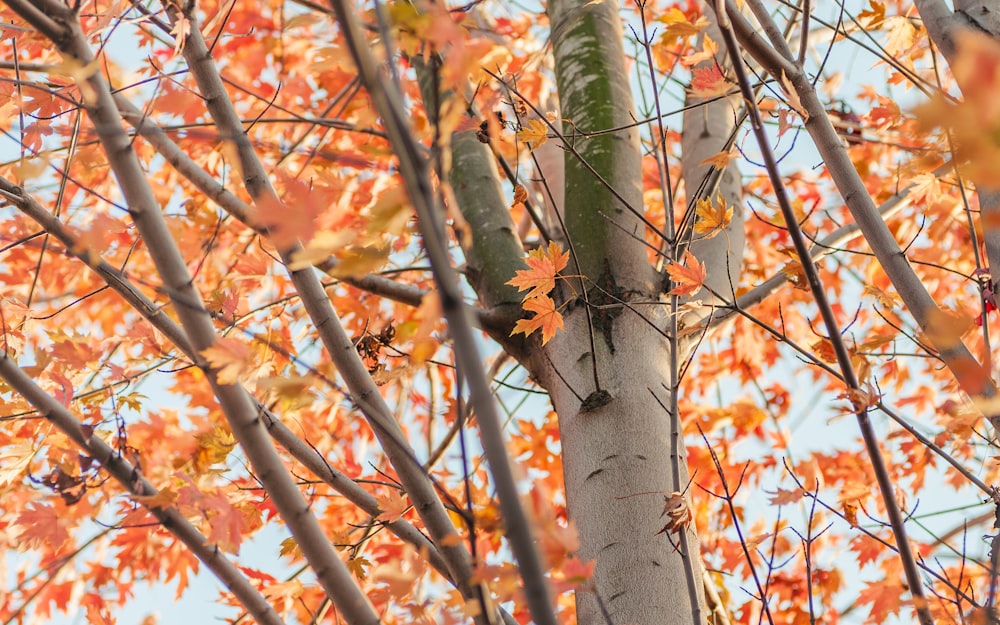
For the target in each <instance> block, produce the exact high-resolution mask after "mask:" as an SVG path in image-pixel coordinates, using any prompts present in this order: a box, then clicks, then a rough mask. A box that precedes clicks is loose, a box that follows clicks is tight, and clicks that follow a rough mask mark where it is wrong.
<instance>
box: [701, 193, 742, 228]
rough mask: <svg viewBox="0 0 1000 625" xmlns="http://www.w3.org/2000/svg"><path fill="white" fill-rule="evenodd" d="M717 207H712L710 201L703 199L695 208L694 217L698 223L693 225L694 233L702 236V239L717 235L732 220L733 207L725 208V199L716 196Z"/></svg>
mask: <svg viewBox="0 0 1000 625" xmlns="http://www.w3.org/2000/svg"><path fill="white" fill-rule="evenodd" d="M717 201H718V206H713V205H712V200H710V199H708V198H704V199H701V200H698V202H697V204H696V208H695V215H696V216H697V218H698V221H696V222H695V224H694V233H695V234H698V235H702V238H704V239H711V238H712V237H714V236H715V235H717V234H719V232H721V231H722V229H723V228H725V227H726V226H728V225H729V222H731V221H732V220H733V207H732V206H728V207H727V206H726V199H725V198H724V197H722V196H721V195H720V196H718V199H717Z"/></svg>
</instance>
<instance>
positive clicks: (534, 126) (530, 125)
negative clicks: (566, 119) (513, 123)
mask: <svg viewBox="0 0 1000 625" xmlns="http://www.w3.org/2000/svg"><path fill="white" fill-rule="evenodd" d="M548 132H549V127H548V126H546V125H545V122H543V121H541V120H540V119H529V120H528V121H526V122H524V123H523V124H522V125H521V130H519V131H518V132H517V138H518V139H520V140H521V141H524V142H525V143H527V144H528V149H529V150H531V151H535V150H537V149H538V148H539V146H541V145H542V144H543V143H545V142H546V141H547V140H548V138H549V135H548Z"/></svg>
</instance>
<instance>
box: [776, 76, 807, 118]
mask: <svg viewBox="0 0 1000 625" xmlns="http://www.w3.org/2000/svg"><path fill="white" fill-rule="evenodd" d="M781 88H782V89H783V90H784V92H785V98H787V100H788V106H790V107H791V108H792V110H794V111H795V112H796V113H798V114H799V115H800V116H801V117H802V119H803V120H804V121H809V113H807V112H806V109H805V107H803V106H802V101H801V100H800V99H799V93H798V92H797V91H796V90H795V87H793V86H792V81H790V80H789V79H788V76H786V75H785V72H781Z"/></svg>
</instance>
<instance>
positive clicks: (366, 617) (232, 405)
mask: <svg viewBox="0 0 1000 625" xmlns="http://www.w3.org/2000/svg"><path fill="white" fill-rule="evenodd" d="M22 17H25V18H26V19H27V18H29V17H30V14H29V15H22ZM63 17H65V15H64V16H63ZM54 34H55V35H56V36H55V37H54V38H53V39H52V40H53V43H55V44H56V45H57V47H58V48H59V51H60V52H61V53H62V54H63V55H64V57H66V58H67V59H73V60H74V61H76V62H78V63H80V64H81V66H82V67H90V66H91V64H92V63H93V61H94V57H93V53H92V52H91V50H90V48H89V46H88V44H87V40H86V37H85V36H84V34H83V32H82V30H81V28H80V24H79V22H78V21H77V20H76V18H75V15H74V16H73V19H72V20H68V19H67V20H66V24H64V25H63V28H62V29H61V30H60V32H59V33H54ZM79 81H80V82H81V83H85V85H84V84H81V87H84V86H85V87H86V88H85V89H84V91H85V97H84V102H83V104H84V107H85V108H86V110H87V113H88V115H89V116H90V118H91V120H92V123H93V127H94V130H95V131H96V133H97V135H98V138H99V139H100V142H101V145H102V147H103V148H104V152H105V155H106V156H107V158H108V163H109V165H110V166H111V169H112V171H113V172H114V175H115V178H116V179H117V181H118V184H119V186H120V188H121V191H122V194H123V195H124V197H125V200H126V202H127V205H128V210H129V214H130V215H131V216H132V219H133V222H134V223H135V225H136V227H137V228H138V229H139V232H140V233H141V234H142V238H143V240H144V242H145V244H146V246H147V249H148V251H149V254H150V257H151V258H152V260H153V262H154V264H155V266H156V269H157V272H158V275H160V276H161V277H162V279H163V280H164V283H165V288H166V289H167V293H168V294H169V296H170V300H171V302H172V304H173V305H174V309H175V311H176V313H177V316H178V318H179V319H180V321H181V325H182V327H183V328H184V330H185V333H186V334H187V336H188V339H189V341H190V343H191V347H192V348H193V349H194V351H195V352H196V353H197V354H199V355H200V354H201V352H203V351H204V350H205V349H207V348H209V347H212V346H213V345H215V344H216V342H217V340H218V337H217V336H216V333H215V328H214V326H213V324H212V319H211V315H210V314H209V312H208V310H206V308H205V306H204V305H203V302H202V300H201V296H200V294H199V293H198V291H197V290H196V289H195V288H194V284H193V281H192V278H191V275H190V273H189V272H188V270H187V265H186V263H185V261H184V258H183V256H182V255H181V253H180V251H179V250H178V248H177V244H176V242H175V241H174V240H173V238H172V237H171V235H170V231H169V229H168V228H167V225H166V222H165V220H164V218H163V214H162V213H161V212H160V208H159V204H158V202H157V201H156V198H155V196H154V195H153V192H152V189H151V188H150V187H149V183H148V181H147V180H146V176H145V172H144V171H143V168H142V165H141V163H140V162H139V159H138V158H137V156H136V154H135V152H134V151H133V149H132V145H131V139H130V138H129V136H128V135H127V134H126V133H125V131H124V129H123V128H122V127H121V122H120V120H119V116H118V112H117V109H116V106H115V103H114V99H113V98H112V95H111V90H110V88H109V86H108V83H107V82H106V81H105V80H104V77H103V76H102V75H101V74H100V73H99V72H96V71H95V72H94V73H93V74H91V75H90V76H88V77H86V78H83V77H80V78H79ZM195 362H197V363H198V364H199V365H200V366H202V367H203V368H204V369H205V370H206V371H208V372H209V375H208V376H207V378H208V381H209V383H210V385H211V386H212V390H213V392H214V394H215V396H216V398H217V399H218V400H219V403H220V406H221V407H222V410H223V413H224V414H225V416H226V419H227V421H228V422H229V424H230V427H231V429H232V431H233V434H234V436H235V437H236V439H237V440H238V441H239V442H240V444H241V446H242V448H243V450H244V452H245V453H246V455H247V458H248V459H249V460H250V463H251V464H252V465H253V468H254V471H255V473H256V474H257V476H258V478H259V479H260V480H261V483H262V485H263V486H264V488H265V490H266V491H267V492H268V494H269V495H270V496H271V499H272V501H273V502H274V504H275V507H276V508H277V509H278V511H279V512H280V514H281V516H282V518H283V519H284V520H285V522H286V524H287V525H288V528H289V530H290V531H291V533H292V535H293V536H294V537H295V539H296V542H297V543H298V545H299V547H300V548H301V549H302V552H303V554H304V555H305V557H306V560H307V561H308V562H309V564H310V566H311V567H312V569H313V570H314V572H315V573H316V576H317V579H318V581H319V583H320V585H321V586H322V587H323V589H324V590H325V591H326V592H327V593H328V594H329V596H330V597H331V598H332V599H333V601H334V602H335V603H336V604H337V607H338V608H339V609H340V610H341V613H342V614H343V616H344V618H345V620H346V621H348V622H349V623H351V624H352V625H374V624H375V623H377V622H378V621H379V617H378V615H377V614H376V613H375V610H374V608H373V607H372V605H371V603H370V602H369V601H368V598H367V597H366V596H365V595H364V593H362V592H361V589H360V588H359V587H358V585H357V583H356V582H355V581H354V578H353V576H352V575H351V573H350V571H349V570H348V569H347V566H346V565H345V564H344V562H343V561H342V560H341V559H340V558H339V557H338V556H337V554H336V552H335V551H334V550H333V546H332V545H331V544H330V542H329V540H327V538H326V535H325V533H324V532H323V529H322V528H321V527H320V525H319V523H318V521H317V520H316V517H315V516H314V515H313V514H312V513H311V512H310V511H309V505H308V503H307V502H306V501H305V499H304V498H303V497H302V493H301V492H300V491H299V489H298V487H297V486H296V484H295V482H294V480H293V479H292V476H291V475H290V474H289V472H288V470H287V469H286V468H285V467H284V465H283V463H282V461H281V458H280V456H278V453H277V451H276V450H275V448H274V445H273V444H272V443H271V439H270V438H269V436H268V435H267V432H266V431H265V430H264V427H263V421H262V420H261V419H260V412H259V411H258V410H256V408H255V407H254V405H253V402H252V401H250V398H249V396H248V395H247V393H246V392H245V391H244V390H243V389H242V388H241V387H239V386H235V385H232V384H220V383H219V382H218V380H217V378H216V377H215V376H214V375H213V374H212V373H213V372H212V371H211V370H210V368H209V367H207V366H206V364H205V362H204V359H203V358H201V357H199V358H198V359H197V360H196V361H195Z"/></svg>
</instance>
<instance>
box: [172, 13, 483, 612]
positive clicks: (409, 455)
mask: <svg viewBox="0 0 1000 625" xmlns="http://www.w3.org/2000/svg"><path fill="white" fill-rule="evenodd" d="M164 6H165V7H166V9H167V13H168V15H169V16H170V19H171V21H172V22H176V20H177V19H178V18H179V17H180V16H179V15H178V13H177V9H176V7H173V6H172V5H170V4H169V3H165V4H164ZM184 18H186V19H189V20H191V21H192V22H193V21H194V17H193V16H191V15H186V16H184ZM183 54H184V58H185V59H186V60H187V62H188V66H189V68H190V69H191V73H192V75H193V76H194V78H195V81H196V82H197V84H198V88H199V91H200V92H201V95H202V96H203V97H204V99H205V102H206V106H207V108H208V111H209V114H210V115H211V116H212V119H213V120H214V121H215V123H216V126H217V127H218V129H219V132H220V133H221V134H222V135H223V136H225V137H228V138H229V140H231V141H232V142H233V143H234V144H235V146H236V151H237V154H238V157H239V160H240V167H241V171H242V172H243V181H244V184H245V186H246V189H247V191H248V192H249V194H250V196H251V197H252V198H253V199H254V202H256V203H258V204H259V203H260V202H261V201H273V202H277V201H279V200H278V197H277V194H276V193H275V191H274V189H273V188H272V186H271V183H270V180H269V178H268V175H267V172H266V171H265V170H264V167H263V165H262V164H261V162H260V160H259V159H258V158H257V155H256V152H255V151H254V149H253V145H252V143H251V142H250V140H249V138H248V137H247V134H246V132H245V130H244V129H243V125H242V122H241V121H240V118H239V116H238V115H237V113H236V110H235V108H234V107H233V104H232V101H231V99H230V98H229V95H228V94H227V93H226V90H225V88H224V86H223V82H222V79H221V77H220V76H219V73H218V68H217V67H216V65H215V62H214V60H213V59H212V56H211V53H210V52H209V50H208V48H207V46H206V45H205V41H204V39H203V38H202V36H201V33H200V31H199V30H198V28H197V27H194V28H192V29H191V32H190V34H189V35H188V37H187V38H186V40H185V42H184V49H183ZM299 249H300V246H298V245H295V246H292V247H291V248H288V249H279V253H280V254H281V258H282V260H283V262H285V264H286V265H288V264H290V263H291V262H292V255H293V254H294V253H295V252H297V251H298V250H299ZM289 273H290V276H291V279H292V282H293V284H294V285H295V288H296V290H297V291H298V293H299V296H300V298H301V300H302V304H303V306H304V307H305V309H306V312H307V314H308V315H309V317H310V319H311V320H312V322H313V324H314V325H315V327H316V330H317V332H318V333H319V336H320V339H321V340H322V342H323V345H324V347H325V348H326V350H327V352H328V353H329V354H330V357H331V358H332V360H333V362H334V363H335V364H336V366H337V370H338V372H339V373H340V375H341V377H342V378H343V379H344V381H345V383H346V384H347V387H348V389H349V390H350V392H351V396H352V399H353V400H354V401H355V403H356V404H357V405H358V406H359V407H360V408H361V411H362V413H363V414H364V415H365V416H366V417H367V419H368V421H369V423H370V424H372V426H373V430H374V432H375V435H376V437H378V439H379V441H380V443H381V445H382V448H383V449H384V450H385V453H386V456H387V457H388V458H389V461H390V462H391V463H392V465H393V467H394V468H395V469H396V472H397V474H398V476H399V478H400V481H401V482H402V483H403V486H404V488H405V489H406V492H407V494H408V495H409V497H410V499H411V501H413V503H414V508H415V509H416V510H417V512H418V514H419V515H420V517H421V519H422V520H423V522H424V525H425V526H426V527H427V530H428V532H429V533H430V535H431V537H432V539H433V540H434V542H435V544H437V546H438V549H439V551H440V553H441V555H442V557H443V558H444V560H445V562H446V563H447V565H448V570H449V571H450V573H451V578H452V579H453V580H454V581H455V583H456V585H457V587H458V588H459V590H460V592H461V593H462V596H463V597H465V598H466V599H469V600H478V601H482V602H484V605H483V607H484V609H485V610H484V611H486V612H488V613H489V612H490V610H491V609H490V608H489V606H487V605H486V602H488V597H487V596H486V595H485V593H481V591H480V589H479V588H478V587H477V586H475V585H474V584H472V582H471V577H472V563H471V558H470V556H469V553H468V550H467V549H466V548H465V546H464V543H463V542H462V541H461V540H460V539H459V537H458V534H457V533H456V531H455V526H454V525H453V524H452V522H451V519H450V517H449V516H448V512H447V510H446V509H445V507H444V505H443V504H442V502H441V499H440V498H439V497H438V495H437V492H436V490H435V487H434V484H433V483H432V482H431V480H430V479H429V477H428V476H427V474H426V473H425V471H424V470H423V467H422V465H421V464H420V462H419V461H418V460H417V458H416V455H415V454H414V453H413V450H412V449H411V448H410V447H409V445H407V444H406V441H405V438H404V436H403V432H402V430H401V429H400V427H399V424H398V423H397V422H396V420H395V419H394V418H393V416H392V413H391V411H390V410H389V407H388V406H387V405H386V404H385V401H384V400H383V399H382V395H381V393H380V392H379V390H378V387H377V386H376V385H375V382H374V381H373V380H372V378H371V375H370V374H369V373H368V369H367V368H366V367H365V366H364V364H363V363H362V362H361V358H360V356H359V355H358V353H357V350H356V349H355V348H354V344H353V342H352V341H351V339H350V337H348V336H347V334H346V333H345V331H344V328H343V325H342V324H341V322H340V319H339V317H338V316H337V313H336V311H335V310H334V309H333V306H332V304H331V302H330V298H329V297H328V296H327V294H326V292H325V290H324V289H323V285H322V284H321V283H320V281H319V278H318V276H317V275H316V273H315V271H314V270H313V269H312V268H311V267H309V268H306V269H302V270H298V271H290V272H289ZM490 616H492V615H491V614H489V615H488V616H484V618H489V617H490Z"/></svg>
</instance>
